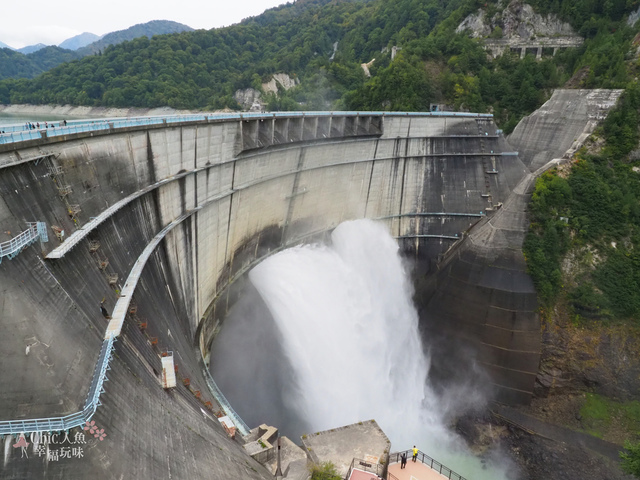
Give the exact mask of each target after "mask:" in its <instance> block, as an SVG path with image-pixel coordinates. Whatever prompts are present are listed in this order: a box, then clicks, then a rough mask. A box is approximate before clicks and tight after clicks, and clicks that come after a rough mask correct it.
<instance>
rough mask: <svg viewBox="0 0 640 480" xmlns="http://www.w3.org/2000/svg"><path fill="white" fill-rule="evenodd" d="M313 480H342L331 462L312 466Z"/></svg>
mask: <svg viewBox="0 0 640 480" xmlns="http://www.w3.org/2000/svg"><path fill="white" fill-rule="evenodd" d="M310 470H311V480H342V477H341V476H340V475H338V472H337V471H336V467H335V465H334V464H333V463H331V462H325V463H322V464H320V465H312V466H311V469H310Z"/></svg>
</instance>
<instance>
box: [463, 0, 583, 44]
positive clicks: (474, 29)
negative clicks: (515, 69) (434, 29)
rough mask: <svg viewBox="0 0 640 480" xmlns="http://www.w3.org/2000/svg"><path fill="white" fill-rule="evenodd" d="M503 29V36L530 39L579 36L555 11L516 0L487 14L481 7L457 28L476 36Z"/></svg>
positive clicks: (484, 36)
mask: <svg viewBox="0 0 640 480" xmlns="http://www.w3.org/2000/svg"><path fill="white" fill-rule="evenodd" d="M497 27H500V29H502V38H506V39H518V40H529V39H533V38H537V37H553V36H562V37H577V36H578V35H577V33H576V32H574V31H573V29H572V28H571V26H570V25H569V24H568V23H564V22H562V21H561V20H560V19H558V18H557V17H556V16H555V15H539V14H537V13H536V12H534V11H533V8H532V7H531V5H529V4H527V3H523V2H520V1H518V0H514V1H512V2H511V3H509V5H507V7H506V8H505V9H504V10H502V11H500V12H498V13H496V14H495V15H493V16H491V18H488V17H487V14H486V12H485V11H484V10H479V11H478V12H477V13H473V14H471V15H469V16H468V17H467V18H465V19H464V20H463V21H462V23H461V24H460V25H459V26H458V28H457V29H456V32H464V31H465V30H466V31H469V32H470V35H471V37H473V38H486V37H488V36H489V35H491V34H492V33H494V32H495V30H496V28H497Z"/></svg>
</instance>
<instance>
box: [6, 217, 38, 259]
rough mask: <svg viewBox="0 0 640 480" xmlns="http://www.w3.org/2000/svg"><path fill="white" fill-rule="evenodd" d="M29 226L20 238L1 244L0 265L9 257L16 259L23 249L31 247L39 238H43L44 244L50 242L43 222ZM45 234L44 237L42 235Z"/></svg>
mask: <svg viewBox="0 0 640 480" xmlns="http://www.w3.org/2000/svg"><path fill="white" fill-rule="evenodd" d="M41 224H42V225H41ZM28 225H29V228H27V229H26V230H25V231H24V232H21V233H20V234H19V235H18V236H16V237H13V238H12V239H11V240H8V241H6V242H2V243H0V263H2V259H3V258H4V257H7V258H8V259H9V260H11V259H13V258H15V257H16V256H17V255H18V254H19V253H20V252H21V251H22V249H23V248H25V247H27V246H29V245H31V244H32V243H33V242H35V241H36V240H37V239H38V238H42V241H43V242H46V241H48V238H47V237H46V227H45V226H44V223H43V222H33V223H28ZM43 232H44V235H42V233H43Z"/></svg>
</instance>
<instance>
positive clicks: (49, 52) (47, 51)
mask: <svg viewBox="0 0 640 480" xmlns="http://www.w3.org/2000/svg"><path fill="white" fill-rule="evenodd" d="M78 58H80V55H78V54H77V53H76V52H74V51H72V50H65V49H63V48H60V47H55V46H53V45H50V46H48V47H46V46H45V47H44V48H41V49H39V50H37V51H35V52H33V53H30V54H28V55H25V54H23V53H20V52H17V51H13V50H11V49H8V48H5V49H0V80H1V79H5V78H33V77H36V76H38V75H40V74H41V73H42V72H46V71H47V70H50V69H52V68H53V67H57V66H58V65H60V64H61V63H65V62H70V61H72V60H76V59H78Z"/></svg>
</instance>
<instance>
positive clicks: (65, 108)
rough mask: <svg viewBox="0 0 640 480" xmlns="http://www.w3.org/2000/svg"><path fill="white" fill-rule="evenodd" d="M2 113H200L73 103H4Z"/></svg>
mask: <svg viewBox="0 0 640 480" xmlns="http://www.w3.org/2000/svg"><path fill="white" fill-rule="evenodd" d="M0 113H7V114H14V115H26V116H28V115H61V116H70V117H79V118H95V117H104V118H111V117H140V116H153V115H184V114H192V113H198V112H197V111H195V110H175V109H173V108H170V107H160V108H108V107H79V106H73V105H27V104H22V105H2V104H0Z"/></svg>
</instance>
